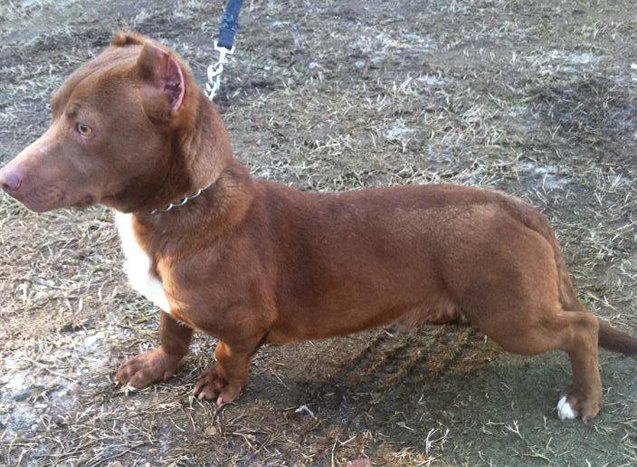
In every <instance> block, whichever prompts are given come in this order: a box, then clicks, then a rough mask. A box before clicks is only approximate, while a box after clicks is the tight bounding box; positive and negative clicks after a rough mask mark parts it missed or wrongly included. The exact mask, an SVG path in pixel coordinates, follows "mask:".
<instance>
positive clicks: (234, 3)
mask: <svg viewBox="0 0 637 467" xmlns="http://www.w3.org/2000/svg"><path fill="white" fill-rule="evenodd" d="M242 3H243V0H228V3H227V4H226V11H224V12H223V16H222V17H221V27H220V28H219V39H218V40H217V45H218V46H219V47H223V48H225V49H228V50H232V47H233V46H234V35H235V34H236V33H237V31H238V30H239V12H240V11H241V4H242Z"/></svg>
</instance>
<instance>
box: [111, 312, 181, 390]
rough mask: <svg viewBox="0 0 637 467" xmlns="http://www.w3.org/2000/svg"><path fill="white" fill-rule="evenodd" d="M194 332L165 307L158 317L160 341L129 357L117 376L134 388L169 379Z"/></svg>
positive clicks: (123, 382) (121, 381)
mask: <svg viewBox="0 0 637 467" xmlns="http://www.w3.org/2000/svg"><path fill="white" fill-rule="evenodd" d="M192 332H193V331H192V329H191V328H189V327H187V326H185V325H183V324H180V323H179V322H178V321H176V320H175V319H174V318H172V317H171V316H170V315H169V314H168V313H165V312H163V311H162V312H161V315H160V318H159V338H160V342H161V345H160V346H159V348H157V349H155V350H151V351H150V352H145V353H142V354H139V355H136V356H135V357H132V358H130V359H128V360H127V361H126V362H125V363H124V364H123V365H122V366H121V367H120V369H119V370H118V371H117V375H116V378H117V380H118V381H119V382H120V383H122V384H129V385H131V386H133V387H135V388H143V387H145V386H148V385H149V384H151V383H154V382H157V381H166V380H168V379H169V378H170V377H171V376H172V375H173V374H174V373H175V370H177V367H178V366H179V362H181V360H182V359H183V358H184V357H185V356H186V354H187V353H188V349H189V347H190V341H191V339H192Z"/></svg>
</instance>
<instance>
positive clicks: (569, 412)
mask: <svg viewBox="0 0 637 467" xmlns="http://www.w3.org/2000/svg"><path fill="white" fill-rule="evenodd" d="M557 415H558V417H560V420H562V421H564V420H573V419H575V418H577V417H578V416H579V413H577V410H575V409H574V408H573V407H571V404H570V403H569V402H568V396H564V397H562V398H561V399H560V401H559V402H558V403H557Z"/></svg>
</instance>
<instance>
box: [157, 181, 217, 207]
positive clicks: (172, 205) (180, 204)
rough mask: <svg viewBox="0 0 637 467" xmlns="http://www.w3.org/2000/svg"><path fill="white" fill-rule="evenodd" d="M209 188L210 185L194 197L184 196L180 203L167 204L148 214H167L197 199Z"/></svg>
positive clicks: (201, 189)
mask: <svg viewBox="0 0 637 467" xmlns="http://www.w3.org/2000/svg"><path fill="white" fill-rule="evenodd" d="M213 183H214V182H213ZM211 186H212V183H210V184H209V185H208V186H205V187H203V188H200V189H199V191H197V193H195V194H194V195H190V196H185V197H184V198H183V199H182V200H181V201H178V202H176V203H169V204H168V206H166V207H165V208H157V209H153V210H152V211H148V214H157V213H158V212H168V211H170V210H171V209H174V208H178V207H180V206H183V205H184V204H186V203H188V202H189V201H192V200H193V199H197V198H198V197H199V195H201V193H202V192H204V191H205V190H207V189H208V188H210V187H211Z"/></svg>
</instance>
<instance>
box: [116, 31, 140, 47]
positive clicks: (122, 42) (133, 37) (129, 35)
mask: <svg viewBox="0 0 637 467" xmlns="http://www.w3.org/2000/svg"><path fill="white" fill-rule="evenodd" d="M145 42H146V40H145V39H144V36H142V35H141V34H137V33H136V32H118V33H117V34H115V36H113V40H112V41H111V45H113V46H115V47H125V46H127V45H144V43H145Z"/></svg>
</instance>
